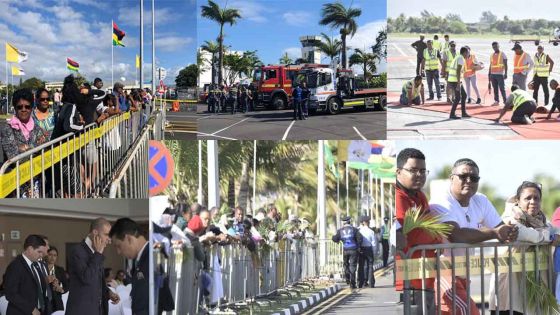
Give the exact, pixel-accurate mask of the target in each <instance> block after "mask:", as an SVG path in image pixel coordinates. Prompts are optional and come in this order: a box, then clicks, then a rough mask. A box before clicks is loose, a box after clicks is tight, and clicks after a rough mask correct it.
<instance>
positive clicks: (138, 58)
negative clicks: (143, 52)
mask: <svg viewBox="0 0 560 315" xmlns="http://www.w3.org/2000/svg"><path fill="white" fill-rule="evenodd" d="M136 68H138V69H139V68H140V56H138V55H136Z"/></svg>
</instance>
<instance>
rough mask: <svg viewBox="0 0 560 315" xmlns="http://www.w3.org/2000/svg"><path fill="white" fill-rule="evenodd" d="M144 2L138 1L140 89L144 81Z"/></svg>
mask: <svg viewBox="0 0 560 315" xmlns="http://www.w3.org/2000/svg"><path fill="white" fill-rule="evenodd" d="M143 67H144V0H140V88H142V84H143V82H142V81H144V73H143V72H142V68H143Z"/></svg>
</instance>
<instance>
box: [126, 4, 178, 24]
mask: <svg viewBox="0 0 560 315" xmlns="http://www.w3.org/2000/svg"><path fill="white" fill-rule="evenodd" d="M180 18H181V14H180V13H178V12H174V11H172V10H171V9H170V8H163V9H158V8H157V7H156V24H157V25H164V24H166V23H170V22H173V21H176V20H178V19H180ZM118 21H119V22H120V23H123V24H125V25H130V26H139V25H140V6H135V7H122V8H120V9H119V16H118ZM151 23H152V8H151V6H146V5H145V6H144V25H146V24H150V25H151Z"/></svg>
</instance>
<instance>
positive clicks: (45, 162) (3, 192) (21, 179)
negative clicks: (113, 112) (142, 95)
mask: <svg viewBox="0 0 560 315" xmlns="http://www.w3.org/2000/svg"><path fill="white" fill-rule="evenodd" d="M130 117H131V116H130V113H129V112H126V113H124V114H122V115H120V116H118V117H116V118H115V119H111V120H110V121H108V122H106V123H105V124H103V125H101V126H99V127H97V128H94V129H91V130H89V131H87V132H85V133H82V134H81V135H80V136H78V137H75V138H73V139H71V140H68V141H66V142H64V143H61V144H59V145H57V146H54V147H52V149H50V150H46V151H44V153H43V154H42V155H40V154H39V155H37V156H34V157H33V159H31V160H30V159H26V161H25V162H23V163H20V164H19V167H18V168H14V169H12V170H11V171H8V172H7V173H5V174H0V198H5V197H6V196H8V195H9V194H11V193H12V192H13V191H14V190H16V188H17V186H18V184H19V185H21V184H24V183H27V182H28V181H30V180H31V178H33V177H34V176H37V175H39V174H41V172H42V171H43V170H47V169H49V168H50V167H51V166H53V165H55V164H56V163H58V162H60V161H61V160H62V159H64V158H66V157H68V156H69V155H71V154H72V153H74V152H76V151H78V150H80V149H81V148H83V147H85V146H86V145H88V144H89V143H91V142H93V141H94V140H96V139H99V138H101V137H102V136H103V135H104V134H106V133H108V132H109V131H111V130H112V129H113V128H115V127H116V126H117V125H118V124H120V123H122V122H124V121H126V120H129V119H130Z"/></svg>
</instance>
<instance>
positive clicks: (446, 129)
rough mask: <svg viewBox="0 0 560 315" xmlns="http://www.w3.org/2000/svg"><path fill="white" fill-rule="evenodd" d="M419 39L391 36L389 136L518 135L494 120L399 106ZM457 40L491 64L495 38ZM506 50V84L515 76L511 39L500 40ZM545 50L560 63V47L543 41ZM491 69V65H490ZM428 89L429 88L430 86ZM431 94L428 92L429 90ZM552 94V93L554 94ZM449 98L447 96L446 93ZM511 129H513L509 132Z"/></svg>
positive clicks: (558, 70) (531, 48) (531, 49)
mask: <svg viewBox="0 0 560 315" xmlns="http://www.w3.org/2000/svg"><path fill="white" fill-rule="evenodd" d="M415 40H416V38H413V37H411V38H394V37H393V38H390V40H389V47H388V50H389V53H388V54H389V56H390V57H389V59H390V60H389V61H390V62H389V63H388V73H389V77H388V80H387V92H388V98H389V107H388V114H387V126H388V130H387V136H388V138H389V139H403V138H406V139H485V138H490V139H500V138H509V139H511V138H515V137H517V133H515V132H514V131H512V130H511V129H510V128H509V127H507V126H505V125H502V124H493V123H492V122H491V121H487V120H483V119H464V120H459V121H449V120H446V118H447V117H448V115H447V114H444V113H436V112H433V111H431V110H423V109H419V108H417V107H416V108H401V107H395V106H394V105H395V104H394V102H395V101H398V94H400V91H401V88H402V84H403V83H404V81H405V80H409V79H411V78H412V77H413V76H414V74H415V69H416V51H415V50H414V49H413V48H412V47H410V44H411V43H412V42H413V41H415ZM452 40H455V41H456V42H457V45H458V47H461V46H462V45H468V46H470V47H471V49H472V51H473V52H474V53H475V54H476V55H477V56H478V59H479V60H481V61H483V62H484V63H485V65H486V66H488V64H489V62H488V60H489V58H490V53H491V52H492V50H491V49H492V48H491V43H492V42H493V41H494V39H491V38H485V39H476V38H452ZM496 41H497V42H498V43H499V44H500V46H501V48H502V50H503V51H504V52H506V54H507V57H508V63H509V65H510V67H509V72H510V73H509V74H508V80H507V81H506V86H509V85H511V77H512V72H513V67H512V66H511V64H512V60H513V52H512V51H511V47H512V46H513V45H512V44H511V43H509V39H503V38H502V39H496ZM522 46H523V47H524V48H525V51H526V52H527V53H529V54H531V55H534V54H535V52H536V46H535V45H534V44H533V43H532V42H525V43H522ZM543 46H544V49H545V52H546V53H548V54H549V55H550V57H551V58H552V59H553V60H555V61H558V62H560V47H554V46H552V45H551V44H546V43H543ZM486 69H487V68H486ZM486 69H485V70H482V71H481V73H480V74H479V75H478V77H479V78H480V79H481V81H483V79H485V78H484V75H483V74H482V73H486V71H487V70H486ZM552 76H553V77H556V78H558V77H560V67H555V69H554V71H553V72H552ZM478 86H479V90H480V93H481V94H485V92H487V91H486V86H485V84H484V83H482V82H479V84H478ZM426 89H427V87H426ZM426 93H427V91H426ZM551 97H552V94H551ZM444 98H445V95H444ZM539 98H540V101H541V102H540V103H542V102H543V94H542V92H540V95H539ZM491 101H492V99H491V96H487V97H486V99H485V102H486V103H489V102H491ZM508 129H509V131H508Z"/></svg>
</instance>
